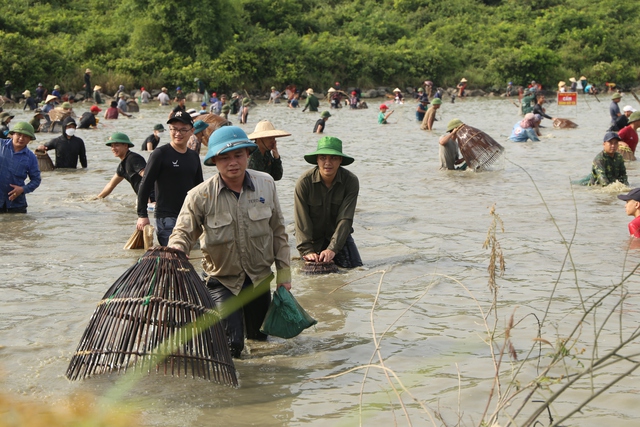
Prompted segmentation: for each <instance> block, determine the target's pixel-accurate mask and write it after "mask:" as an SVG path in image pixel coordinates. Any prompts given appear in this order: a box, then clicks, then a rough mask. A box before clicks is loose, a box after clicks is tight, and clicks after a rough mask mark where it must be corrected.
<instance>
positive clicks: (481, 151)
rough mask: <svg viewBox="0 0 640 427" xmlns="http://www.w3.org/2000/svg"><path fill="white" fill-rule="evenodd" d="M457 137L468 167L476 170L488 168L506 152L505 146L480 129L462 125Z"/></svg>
mask: <svg viewBox="0 0 640 427" xmlns="http://www.w3.org/2000/svg"><path fill="white" fill-rule="evenodd" d="M456 139H457V141H458V146H459V147H460V152H461V153H462V157H464V160H465V161H466V162H467V167H469V168H471V169H473V170H474V171H481V170H488V169H490V167H491V165H493V164H494V163H496V161H498V160H499V159H500V158H501V156H502V153H503V152H504V147H503V146H502V145H500V144H498V143H497V142H496V141H495V140H494V139H493V138H491V137H490V136H489V135H487V134H486V133H484V132H482V131H481V130H480V129H476V128H474V127H471V126H468V125H462V126H461V127H460V128H459V130H458V132H457V133H456Z"/></svg>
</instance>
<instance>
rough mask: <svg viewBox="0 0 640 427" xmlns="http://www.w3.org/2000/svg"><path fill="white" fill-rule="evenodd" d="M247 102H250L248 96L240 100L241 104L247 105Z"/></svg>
mask: <svg viewBox="0 0 640 427" xmlns="http://www.w3.org/2000/svg"><path fill="white" fill-rule="evenodd" d="M249 104H251V100H250V99H249V98H244V99H243V100H242V105H249Z"/></svg>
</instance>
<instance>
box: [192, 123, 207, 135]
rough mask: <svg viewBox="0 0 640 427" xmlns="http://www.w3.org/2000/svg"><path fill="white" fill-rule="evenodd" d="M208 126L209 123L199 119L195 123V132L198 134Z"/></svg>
mask: <svg viewBox="0 0 640 427" xmlns="http://www.w3.org/2000/svg"><path fill="white" fill-rule="evenodd" d="M208 127H209V123H207V122H205V121H203V120H198V121H197V122H195V123H194V124H193V134H194V135H197V134H199V133H200V132H202V131H203V130H205V129H206V128H208Z"/></svg>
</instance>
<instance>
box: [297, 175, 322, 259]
mask: <svg viewBox="0 0 640 427" xmlns="http://www.w3.org/2000/svg"><path fill="white" fill-rule="evenodd" d="M305 176H306V174H305V175H303V176H301V177H300V178H299V179H298V182H296V187H295V190H294V193H293V219H294V223H295V230H296V232H295V234H296V247H297V249H298V252H299V253H300V256H302V257H304V258H306V257H307V256H308V255H312V256H316V255H317V254H316V253H315V250H314V248H313V221H312V220H311V213H310V210H309V194H310V191H311V180H310V179H305Z"/></svg>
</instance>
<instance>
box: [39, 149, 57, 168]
mask: <svg viewBox="0 0 640 427" xmlns="http://www.w3.org/2000/svg"><path fill="white" fill-rule="evenodd" d="M35 155H36V158H37V159H38V167H39V168H40V172H49V171H52V170H54V169H55V166H54V165H53V161H52V160H51V157H49V155H48V154H47V152H46V151H42V150H36V151H35Z"/></svg>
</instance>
